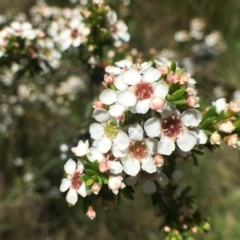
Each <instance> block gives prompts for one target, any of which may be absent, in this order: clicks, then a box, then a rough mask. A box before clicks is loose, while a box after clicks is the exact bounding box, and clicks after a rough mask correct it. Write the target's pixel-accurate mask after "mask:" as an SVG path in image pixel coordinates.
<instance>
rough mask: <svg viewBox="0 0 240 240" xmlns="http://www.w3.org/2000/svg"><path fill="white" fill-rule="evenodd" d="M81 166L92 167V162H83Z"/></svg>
mask: <svg viewBox="0 0 240 240" xmlns="http://www.w3.org/2000/svg"><path fill="white" fill-rule="evenodd" d="M83 166H84V168H85V169H92V164H91V163H88V162H85V163H84V164H83Z"/></svg>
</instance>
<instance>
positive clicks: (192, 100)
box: [187, 96, 199, 108]
mask: <svg viewBox="0 0 240 240" xmlns="http://www.w3.org/2000/svg"><path fill="white" fill-rule="evenodd" d="M187 105H188V106H189V107H193V108H196V107H199V104H198V99H197V98H196V97H195V96H189V97H188V98H187Z"/></svg>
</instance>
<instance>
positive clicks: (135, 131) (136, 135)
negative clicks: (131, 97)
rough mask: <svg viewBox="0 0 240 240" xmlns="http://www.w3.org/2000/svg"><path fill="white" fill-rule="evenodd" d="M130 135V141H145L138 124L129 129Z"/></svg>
mask: <svg viewBox="0 0 240 240" xmlns="http://www.w3.org/2000/svg"><path fill="white" fill-rule="evenodd" d="M128 134H129V137H130V139H132V140H134V141H142V140H143V129H142V127H141V126H140V125H139V124H138V123H135V124H134V125H132V126H130V127H129V129H128Z"/></svg>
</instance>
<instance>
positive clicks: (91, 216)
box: [86, 207, 96, 220]
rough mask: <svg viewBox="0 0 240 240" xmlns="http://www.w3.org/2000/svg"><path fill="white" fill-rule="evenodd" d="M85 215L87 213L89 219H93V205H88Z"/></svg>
mask: <svg viewBox="0 0 240 240" xmlns="http://www.w3.org/2000/svg"><path fill="white" fill-rule="evenodd" d="M86 215H87V216H88V217H89V218H90V219H91V220H93V219H94V218H95V217H96V212H95V210H94V208H93V207H89V208H88V210H87V213H86Z"/></svg>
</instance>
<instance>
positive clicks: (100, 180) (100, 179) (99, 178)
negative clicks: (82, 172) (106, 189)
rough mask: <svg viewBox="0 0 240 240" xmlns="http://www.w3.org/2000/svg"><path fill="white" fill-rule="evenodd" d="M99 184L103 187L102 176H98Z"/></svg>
mask: <svg viewBox="0 0 240 240" xmlns="http://www.w3.org/2000/svg"><path fill="white" fill-rule="evenodd" d="M97 183H98V184H99V185H102V183H103V182H102V178H101V177H100V176H97Z"/></svg>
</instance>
